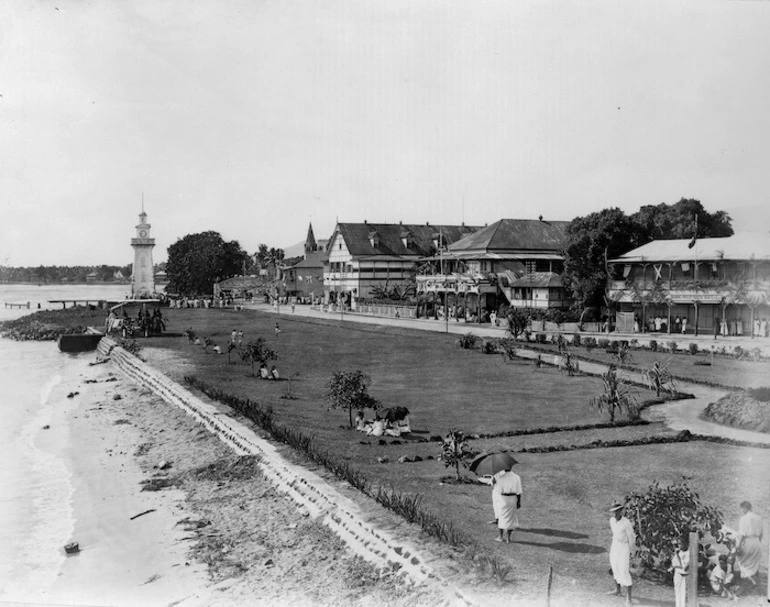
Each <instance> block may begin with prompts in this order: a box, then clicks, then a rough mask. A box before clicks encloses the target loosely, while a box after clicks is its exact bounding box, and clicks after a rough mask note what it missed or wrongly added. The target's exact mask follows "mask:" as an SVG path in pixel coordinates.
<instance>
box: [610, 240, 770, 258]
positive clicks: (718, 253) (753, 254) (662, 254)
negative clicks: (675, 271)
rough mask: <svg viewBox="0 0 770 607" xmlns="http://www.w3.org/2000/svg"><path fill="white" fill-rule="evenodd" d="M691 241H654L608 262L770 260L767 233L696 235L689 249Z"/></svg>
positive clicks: (769, 241) (769, 245) (769, 244)
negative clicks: (693, 243)
mask: <svg viewBox="0 0 770 607" xmlns="http://www.w3.org/2000/svg"><path fill="white" fill-rule="evenodd" d="M690 242H691V240H690V239H688V238H682V239H677V240H653V241H652V242H648V243H647V244H645V245H642V246H641V247H638V248H636V249H633V250H632V251H629V252H628V253H625V254H623V255H621V256H620V257H617V258H615V259H611V260H610V261H611V262H615V263H632V262H645V261H695V260H696V259H697V260H698V261H712V260H713V261H719V260H721V259H730V260H749V259H757V260H770V234H761V233H754V232H744V233H742V234H733V235H732V236H727V237H725V238H699V239H698V240H696V241H695V245H694V246H693V247H692V248H690V247H689V245H690Z"/></svg>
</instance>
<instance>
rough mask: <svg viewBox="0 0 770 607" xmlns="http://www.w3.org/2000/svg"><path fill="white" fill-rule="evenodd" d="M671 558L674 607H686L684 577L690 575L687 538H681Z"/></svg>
mask: <svg viewBox="0 0 770 607" xmlns="http://www.w3.org/2000/svg"><path fill="white" fill-rule="evenodd" d="M674 550H675V551H674V556H672V557H671V569H672V570H673V572H674V599H675V600H676V607H686V601H687V599H686V592H687V589H686V584H685V576H686V575H688V574H689V573H690V546H689V540H688V539H687V537H685V536H682V538H681V539H680V540H679V542H678V544H677V546H676V548H675V549H674Z"/></svg>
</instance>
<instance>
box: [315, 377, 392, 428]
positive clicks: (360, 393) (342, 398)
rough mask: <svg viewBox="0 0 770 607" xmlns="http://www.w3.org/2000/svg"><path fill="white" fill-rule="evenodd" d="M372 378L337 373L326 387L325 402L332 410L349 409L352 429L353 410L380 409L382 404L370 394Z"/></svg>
mask: <svg viewBox="0 0 770 607" xmlns="http://www.w3.org/2000/svg"><path fill="white" fill-rule="evenodd" d="M371 383H372V379H371V377H369V376H368V375H366V374H365V373H364V372H362V371H360V370H358V369H356V370H355V371H335V372H334V373H332V377H331V379H330V380H329V383H328V384H327V387H326V394H324V400H325V401H326V402H327V403H329V407H330V408H331V409H338V408H339V409H347V410H348V418H349V422H350V427H351V428H352V427H353V410H354V409H355V410H356V411H363V410H364V409H367V408H369V409H379V408H380V403H379V402H377V401H376V400H375V399H374V398H373V397H372V396H371V395H370V394H369V384H371Z"/></svg>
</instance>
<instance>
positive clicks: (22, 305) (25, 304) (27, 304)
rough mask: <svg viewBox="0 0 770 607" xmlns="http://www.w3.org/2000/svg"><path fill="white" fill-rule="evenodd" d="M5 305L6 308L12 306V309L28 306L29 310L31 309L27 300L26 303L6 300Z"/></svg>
mask: <svg viewBox="0 0 770 607" xmlns="http://www.w3.org/2000/svg"><path fill="white" fill-rule="evenodd" d="M5 307H6V308H12V309H13V308H27V310H29V309H30V305H29V302H26V303H14V302H11V301H6V302H5Z"/></svg>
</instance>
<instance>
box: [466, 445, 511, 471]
mask: <svg viewBox="0 0 770 607" xmlns="http://www.w3.org/2000/svg"><path fill="white" fill-rule="evenodd" d="M517 463H518V462H517V461H516V460H515V459H513V456H512V455H511V454H510V453H509V452H508V451H493V452H491V453H482V454H481V455H479V456H478V457H476V458H474V459H473V461H472V462H471V464H470V466H468V468H469V469H470V470H471V472H475V473H476V474H477V475H478V476H486V475H489V476H494V475H495V474H497V473H498V472H502V471H503V470H509V469H510V467H511V466H513V465H514V464H517Z"/></svg>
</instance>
